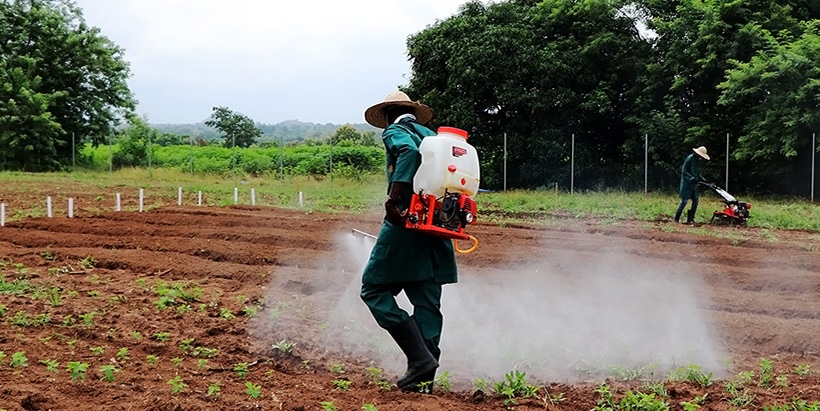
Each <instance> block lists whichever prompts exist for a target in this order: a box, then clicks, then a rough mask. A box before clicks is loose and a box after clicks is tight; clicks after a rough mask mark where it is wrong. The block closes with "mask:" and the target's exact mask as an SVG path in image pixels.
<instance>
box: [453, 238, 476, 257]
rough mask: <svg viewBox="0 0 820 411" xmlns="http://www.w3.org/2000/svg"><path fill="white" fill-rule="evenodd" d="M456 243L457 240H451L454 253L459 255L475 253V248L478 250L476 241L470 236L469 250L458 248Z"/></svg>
mask: <svg viewBox="0 0 820 411" xmlns="http://www.w3.org/2000/svg"><path fill="white" fill-rule="evenodd" d="M458 241H459V240H453V248H455V250H456V252H457V253H459V254H470V253H472V252H473V251H475V249H476V248H478V239H477V238H475V237H473V236H470V241H471V242H472V245H471V246H470V248H468V249H466V250H462V249H461V248H458Z"/></svg>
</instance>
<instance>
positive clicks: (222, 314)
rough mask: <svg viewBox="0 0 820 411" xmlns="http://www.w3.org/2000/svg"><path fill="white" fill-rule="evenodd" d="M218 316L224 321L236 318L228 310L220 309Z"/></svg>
mask: <svg viewBox="0 0 820 411" xmlns="http://www.w3.org/2000/svg"><path fill="white" fill-rule="evenodd" d="M219 316H220V317H222V318H224V319H226V320H233V319H234V318H236V316H234V315H233V313H232V312H231V310H230V309H229V308H225V307H222V308H220V309H219Z"/></svg>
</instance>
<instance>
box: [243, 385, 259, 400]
mask: <svg viewBox="0 0 820 411" xmlns="http://www.w3.org/2000/svg"><path fill="white" fill-rule="evenodd" d="M245 394H248V397H250V398H252V399H257V398H259V396H260V395H262V386H261V385H257V384H254V383H252V382H250V381H248V382H246V383H245Z"/></svg>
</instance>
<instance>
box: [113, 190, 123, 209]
mask: <svg viewBox="0 0 820 411" xmlns="http://www.w3.org/2000/svg"><path fill="white" fill-rule="evenodd" d="M114 211H122V196H120V193H117V205H116V206H114Z"/></svg>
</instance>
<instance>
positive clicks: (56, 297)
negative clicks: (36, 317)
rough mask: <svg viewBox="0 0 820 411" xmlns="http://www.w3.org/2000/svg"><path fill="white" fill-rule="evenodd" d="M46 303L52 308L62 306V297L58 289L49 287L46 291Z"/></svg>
mask: <svg viewBox="0 0 820 411" xmlns="http://www.w3.org/2000/svg"><path fill="white" fill-rule="evenodd" d="M48 302H49V303H50V304H51V306H52V307H59V306H61V305H63V296H62V294H61V293H60V289H59V288H57V287H51V288H49V289H48Z"/></svg>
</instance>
